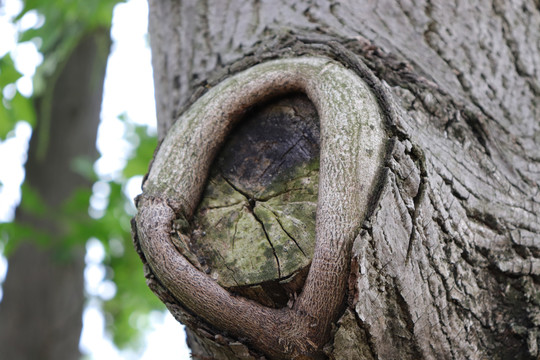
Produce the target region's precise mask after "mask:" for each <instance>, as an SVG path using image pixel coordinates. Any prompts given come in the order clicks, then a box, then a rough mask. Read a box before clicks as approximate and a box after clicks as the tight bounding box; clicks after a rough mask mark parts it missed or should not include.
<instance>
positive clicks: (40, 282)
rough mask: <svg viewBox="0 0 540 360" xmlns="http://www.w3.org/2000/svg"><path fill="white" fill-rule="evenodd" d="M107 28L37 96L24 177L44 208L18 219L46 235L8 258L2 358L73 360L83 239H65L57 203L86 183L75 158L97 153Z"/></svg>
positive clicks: (90, 37) (0, 322) (86, 41)
mask: <svg viewBox="0 0 540 360" xmlns="http://www.w3.org/2000/svg"><path fill="white" fill-rule="evenodd" d="M109 47H110V37H109V30H108V29H96V30H95V31H94V32H93V33H91V34H87V36H85V37H84V38H82V39H81V41H80V43H79V44H78V45H77V46H76V47H75V49H74V50H73V52H72V53H71V54H70V56H69V57H68V59H67V60H66V62H65V64H63V65H61V66H60V68H59V70H58V74H57V77H56V78H54V79H52V80H51V79H49V80H50V87H49V88H48V89H47V90H46V92H45V94H44V95H43V96H42V97H40V98H39V99H37V100H36V104H37V110H38V111H37V114H38V126H37V128H36V129H35V130H34V132H33V135H32V139H31V140H30V147H29V152H28V161H27V163H26V166H25V169H26V180H25V181H26V182H27V184H28V185H29V186H30V187H31V188H32V189H33V190H34V191H36V192H37V194H39V195H40V197H41V199H42V200H43V202H44V204H43V205H44V206H45V207H46V209H47V211H46V213H45V214H30V213H28V212H25V211H24V210H22V209H20V208H19V209H17V213H16V221H18V222H21V223H23V224H25V225H28V226H30V227H32V228H33V229H36V230H37V231H40V232H42V233H43V234H46V235H47V236H48V237H47V239H48V240H49V242H48V243H46V244H39V243H37V241H33V240H35V239H24V242H22V243H21V244H20V246H18V248H17V249H16V251H15V252H14V254H13V255H12V256H10V257H9V263H8V264H9V268H8V274H7V278H6V281H5V283H4V285H3V287H4V298H3V299H2V303H1V304H0V354H2V355H1V358H2V359H6V360H11V359H13V360H14V359H18V360H22V359H28V360H30V359H51V360H52V359H70V360H75V359H79V358H80V356H81V354H80V351H79V339H80V334H81V329H82V312H83V305H84V299H85V297H84V276H83V275H84V266H85V264H84V255H85V249H84V244H83V243H80V241H79V242H77V239H69V241H71V242H72V243H71V244H69V243H68V244H66V243H65V242H63V240H62V239H63V238H64V237H65V232H66V229H65V226H66V219H65V218H62V215H60V214H59V213H60V209H61V206H62V205H63V204H64V203H65V201H66V200H68V199H69V198H70V197H71V196H73V195H74V194H75V192H76V190H78V189H81V188H82V187H85V188H88V187H89V186H90V183H89V179H87V178H85V177H84V176H82V175H81V174H79V173H77V172H76V171H75V170H74V168H73V162H74V161H75V160H76V159H77V158H85V159H88V160H90V161H92V160H93V159H95V158H96V156H97V151H96V145H95V144H96V135H97V128H98V124H99V112H100V109H101V100H102V90H103V80H104V78H105V66H106V63H107V58H108V55H109Z"/></svg>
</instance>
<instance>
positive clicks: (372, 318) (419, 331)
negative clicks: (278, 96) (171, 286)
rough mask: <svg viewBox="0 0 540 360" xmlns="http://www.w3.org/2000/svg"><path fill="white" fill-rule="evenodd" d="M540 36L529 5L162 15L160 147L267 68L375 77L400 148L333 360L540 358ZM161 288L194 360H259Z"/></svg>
mask: <svg viewBox="0 0 540 360" xmlns="http://www.w3.org/2000/svg"><path fill="white" fill-rule="evenodd" d="M538 28H540V7H539V5H538V3H537V2H534V1H532V0H529V1H526V0H524V1H514V2H503V1H496V0H493V1H481V2H475V3H474V5H469V4H468V3H466V2H464V3H461V2H457V3H449V2H444V1H417V2H409V1H396V2H387V1H382V2H381V1H373V2H370V1H363V2H357V1H342V2H339V3H338V2H331V1H314V2H309V3H308V2H282V3H277V2H275V1H217V0H216V1H203V2H195V1H183V2H178V1H172V0H170V1H150V33H151V40H152V41H151V44H152V51H153V65H154V76H155V84H156V104H157V114H158V123H159V126H158V128H159V136H160V138H163V137H164V136H165V134H166V132H167V129H169V127H170V126H171V125H172V123H173V122H174V121H175V120H176V119H177V118H178V116H179V114H181V112H182V110H183V109H184V108H185V107H186V106H187V105H189V104H190V103H192V102H193V101H194V100H195V99H196V98H198V97H199V96H200V95H201V94H202V93H203V92H204V91H205V87H211V86H213V85H215V84H217V83H218V82H219V80H220V79H223V78H226V77H227V76H228V75H229V74H234V73H236V72H238V71H240V70H242V69H245V68H248V67H250V66H252V65H254V64H257V63H260V62H263V61H265V60H268V59H272V58H279V57H291V56H301V55H305V54H310V55H312V54H317V55H322V56H327V57H329V58H332V59H334V60H336V61H339V62H342V63H344V64H346V65H348V66H350V67H352V68H354V66H355V63H357V62H359V63H362V62H363V63H365V64H366V65H367V66H368V67H369V69H370V70H371V72H372V73H373V74H374V76H375V78H376V79H375V80H374V81H373V83H372V86H373V87H374V89H375V92H376V93H378V94H380V95H383V96H384V97H386V100H385V101H386V102H383V103H382V106H386V107H387V109H383V110H387V111H390V112H391V113H390V114H389V116H390V117H391V118H392V122H391V123H390V126H389V127H388V138H389V141H390V142H391V144H392V146H391V148H390V149H389V157H388V158H387V161H386V163H385V167H386V172H385V175H384V177H383V180H382V182H381V186H380V188H379V189H378V191H379V196H378V198H377V201H376V203H375V204H373V205H372V211H371V213H370V216H369V217H368V218H367V221H366V222H364V225H363V227H362V231H361V234H360V236H359V237H358V238H357V240H356V241H355V243H354V245H353V250H352V256H351V265H350V266H351V270H350V277H349V290H348V301H347V303H346V304H345V306H344V310H343V312H342V313H341V315H340V319H339V320H338V321H337V325H336V327H335V328H334V332H333V338H332V341H331V343H330V345H329V346H327V347H326V348H325V351H326V355H327V356H328V357H330V358H335V359H356V358H368V359H369V358H373V359H389V358H400V359H418V358H425V359H435V358H436V359H439V358H444V359H446V358H448V359H452V358H456V359H460V358H468V359H480V358H495V359H507V358H508V359H509V358H523V359H535V358H538V356H539V355H540V351H539V349H538V347H539V342H540V332H539V331H540V300H539V298H540V295H539V294H540V278H539V277H540V235H539V234H540V219H539V216H538V214H539V213H540V204H539V202H540V195H539V184H540V163H539V162H540V150H539V149H540V148H539V144H540V123H539V121H538V119H540V80H539V79H540V32H538ZM201 81H203V84H202V86H201V84H200V82H201ZM148 277H149V283H150V285H151V287H153V289H154V291H155V292H156V293H158V295H159V296H160V297H161V298H162V300H164V301H165V302H166V303H167V304H168V306H169V308H170V309H171V311H172V312H173V313H174V314H175V315H176V316H177V317H178V318H180V319H183V321H184V322H187V324H188V325H189V326H190V327H191V328H192V329H193V330H194V332H192V333H191V334H190V343H191V345H192V349H193V352H194V355H195V356H196V357H197V356H198V357H199V358H205V357H215V358H222V359H226V358H231V359H233V358H250V356H253V354H257V350H258V349H252V348H250V349H249V350H250V351H252V353H251V354H252V355H249V353H248V352H247V350H246V348H244V347H242V346H240V345H238V343H237V342H236V341H238V340H240V342H241V341H242V339H229V338H228V337H227V334H223V333H221V332H220V329H216V328H213V327H212V324H201V322H200V321H199V320H197V318H196V316H195V317H194V316H193V314H190V313H189V310H186V309H184V308H182V306H181V305H182V304H179V303H178V302H177V301H176V300H175V299H174V297H173V296H172V295H170V293H168V292H167V291H166V290H165V289H163V288H162V287H161V285H160V284H159V279H155V278H153V277H152V275H151V274H150V273H149V275H148ZM239 349H240V350H239ZM257 356H258V355H257Z"/></svg>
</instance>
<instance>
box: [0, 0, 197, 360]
mask: <svg viewBox="0 0 540 360" xmlns="http://www.w3.org/2000/svg"><path fill="white" fill-rule="evenodd" d="M0 4H3V8H2V9H1V10H0V34H1V36H0V57H1V56H3V55H4V54H6V53H7V52H11V54H12V55H13V57H14V59H15V62H16V66H17V69H18V70H19V71H20V72H21V73H23V75H24V76H23V77H22V78H21V79H20V80H18V81H17V84H16V86H17V89H18V90H19V91H20V92H21V93H22V94H23V95H26V96H29V95H31V93H32V76H33V74H34V72H35V68H36V66H38V65H39V64H40V63H41V61H42V57H41V54H39V52H38V51H37V48H36V46H35V45H34V44H33V43H31V42H27V43H24V44H19V45H17V44H16V32H17V29H19V30H24V29H28V28H31V27H35V26H39V25H40V24H41V23H42V21H43V20H42V19H40V18H39V17H38V16H37V14H35V13H29V14H27V15H25V16H24V17H23V18H22V19H21V21H20V22H19V23H18V24H17V25H16V26H14V25H13V24H11V18H12V17H13V16H14V15H16V14H18V13H19V12H20V10H21V8H22V4H21V2H20V0H4V1H3V2H0ZM147 18H148V7H147V3H146V1H145V0H130V1H129V2H128V3H122V4H119V5H117V6H116V7H115V10H114V16H113V28H112V32H111V35H112V38H113V41H114V43H113V48H112V53H111V56H110V57H109V62H108V65H107V75H106V78H105V88H104V97H103V104H102V113H101V125H100V128H99V132H98V140H97V147H98V150H99V151H100V153H101V155H102V156H101V158H100V159H99V160H98V161H97V162H96V165H95V170H96V172H97V174H98V175H99V176H100V177H102V178H104V179H109V178H114V177H115V176H116V175H117V174H118V171H119V170H120V169H121V168H122V167H123V166H124V164H125V161H126V158H125V157H126V152H127V150H128V149H129V144H128V143H127V142H126V141H125V140H123V133H124V125H123V124H122V122H121V121H120V120H118V118H117V117H118V115H120V114H123V113H126V114H127V116H128V117H129V118H130V119H131V120H132V121H134V122H136V123H138V124H148V125H150V126H151V128H152V129H153V131H155V127H156V118H155V104H154V90H153V79H152V68H151V61H150V49H149V48H148V44H147V39H146V37H147V33H146V30H147V27H148V23H147ZM6 91H13V89H11V90H10V89H7V90H6ZM5 95H7V94H5ZM31 131H32V130H31V128H30V126H29V125H28V124H27V123H25V122H20V123H18V124H17V126H16V128H15V130H14V136H13V137H11V138H9V139H8V140H6V141H4V142H2V143H0V169H2V171H1V172H0V182H1V183H2V187H1V188H0V222H2V221H9V220H11V219H13V215H14V207H15V206H16V204H17V203H18V202H19V201H20V190H19V187H20V184H21V182H22V180H23V179H24V170H23V167H22V166H23V164H24V162H25V161H26V155H25V153H26V150H27V146H28V140H29V138H30V135H31ZM140 181H141V179H140V178H136V179H133V180H132V181H130V183H129V184H128V189H127V192H128V193H129V194H128V196H129V197H130V198H133V197H135V195H137V194H138V193H139V192H140ZM1 253H2V249H1V245H0V254H1ZM104 255H105V254H104V249H103V247H102V246H101V244H100V243H99V241H97V240H95V239H94V240H92V239H90V241H89V242H88V244H87V255H86V264H87V267H86V270H85V280H86V291H87V292H88V293H89V294H91V295H95V296H98V295H99V296H100V297H102V298H107V297H111V296H114V293H115V286H114V283H112V282H111V281H109V280H106V279H105V268H104V266H103V264H102V261H103V258H104ZM6 271H7V262H6V260H5V258H3V257H1V256H0V283H1V282H2V281H3V280H4V278H5V275H6ZM1 297H2V292H1V289H0V299H1ZM83 323H84V325H83V332H82V336H81V343H80V347H81V351H82V352H83V354H86V355H87V358H90V359H107V360H125V359H137V358H138V359H143V360H149V359H188V358H189V349H188V348H187V345H186V344H185V333H184V330H183V326H182V325H180V324H179V323H178V322H176V320H174V319H173V317H172V316H171V315H170V314H169V313H166V314H164V313H161V312H155V313H152V314H151V328H152V329H151V331H150V332H149V333H148V334H147V335H146V348H145V350H144V354H143V355H142V356H141V355H140V354H133V353H130V352H119V351H118V349H116V348H115V347H114V345H113V344H112V343H111V341H110V340H109V339H108V336H107V334H106V333H105V330H104V323H105V318H104V316H103V313H102V312H101V309H100V303H99V301H97V300H90V301H89V303H88V305H87V307H86V309H85V312H84V315H83Z"/></svg>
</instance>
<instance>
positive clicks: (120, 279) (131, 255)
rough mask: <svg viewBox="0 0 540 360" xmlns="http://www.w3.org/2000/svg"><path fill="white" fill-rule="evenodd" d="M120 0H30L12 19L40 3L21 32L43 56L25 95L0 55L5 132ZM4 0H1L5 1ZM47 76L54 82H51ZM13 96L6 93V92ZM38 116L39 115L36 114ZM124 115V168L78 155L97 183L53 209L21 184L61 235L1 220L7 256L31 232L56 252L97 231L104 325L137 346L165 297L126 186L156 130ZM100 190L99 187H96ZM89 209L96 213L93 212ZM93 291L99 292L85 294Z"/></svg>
mask: <svg viewBox="0 0 540 360" xmlns="http://www.w3.org/2000/svg"><path fill="white" fill-rule="evenodd" d="M118 2H119V0H87V1H78V0H52V1H43V0H27V1H25V2H24V7H23V10H22V11H21V13H20V14H19V15H17V17H16V18H15V19H14V21H18V20H20V19H21V18H22V17H23V16H24V15H25V14H26V13H28V12H30V11H36V12H37V13H38V14H40V15H41V16H43V17H44V22H43V24H42V25H41V26H39V27H37V28H31V29H28V30H26V31H24V32H22V33H20V34H19V42H25V41H32V42H34V43H36V44H39V47H38V50H39V51H40V52H41V53H42V54H43V62H42V64H41V65H40V66H39V67H38V69H37V70H36V74H35V75H34V78H33V84H34V93H33V95H32V97H31V98H26V97H24V96H23V95H22V94H21V93H19V91H18V90H17V88H16V81H17V80H18V79H19V78H20V77H21V74H20V73H19V72H18V71H17V69H16V67H15V64H14V62H13V59H12V56H11V54H10V53H7V54H6V55H5V56H3V57H2V58H0V140H2V139H5V138H6V136H9V135H8V134H9V133H10V131H11V130H13V128H14V126H15V124H16V122H17V121H21V120H22V121H27V122H29V123H30V124H31V125H34V123H35V121H36V114H35V108H34V101H33V99H34V98H37V97H39V96H40V95H42V92H43V90H44V89H45V88H46V87H48V86H49V85H50V84H51V81H52V84H54V76H55V75H54V74H56V73H57V72H58V71H57V70H58V69H59V67H60V66H62V64H63V63H64V61H65V60H66V59H67V56H68V55H69V54H70V52H71V51H72V49H73V48H74V47H75V46H76V44H77V42H78V41H79V40H80V39H81V38H82V36H83V35H84V34H86V32H89V31H92V30H93V29H95V28H97V27H105V28H110V25H111V19H112V11H113V7H114V5H115V4H116V3H118ZM1 4H2V3H1V2H0V6H1ZM47 84H49V85H47ZM6 94H7V95H8V96H5V95H6ZM38 118H39V116H38ZM120 120H121V121H123V123H124V125H125V134H124V137H125V139H126V140H127V141H128V142H129V144H130V145H131V148H132V151H131V153H130V154H129V155H128V158H127V161H126V165H125V167H124V169H123V170H122V173H121V174H120V175H118V176H114V177H113V178H112V179H107V180H104V179H99V178H98V177H97V175H96V174H95V173H94V170H93V163H91V162H89V161H88V160H87V159H75V160H74V161H73V163H72V168H73V169H74V170H75V171H77V172H78V173H80V174H82V175H83V176H85V177H86V178H88V179H89V180H91V181H92V182H94V183H95V184H99V185H94V191H92V190H90V189H80V190H78V191H76V192H75V193H74V194H72V196H71V197H70V199H69V200H68V201H66V202H65V203H64V204H63V206H62V207H61V209H60V211H50V209H47V206H46V205H45V203H44V201H43V200H42V199H41V197H40V196H39V194H38V193H37V192H36V191H34V190H33V189H31V188H30V187H29V186H28V185H25V184H23V186H22V201H21V204H20V205H19V206H20V208H21V209H22V210H24V212H25V213H27V214H31V215H32V216H36V217H40V218H41V219H44V220H45V221H47V220H48V219H50V220H52V221H54V223H56V224H60V227H61V229H62V234H63V236H62V237H61V239H60V240H56V241H55V242H53V241H52V240H51V237H50V236H48V235H47V233H46V232H44V231H43V229H39V230H37V229H32V228H30V227H28V226H25V225H24V224H21V223H17V222H11V223H5V224H0V248H1V247H3V250H4V255H6V256H9V254H10V253H12V251H13V249H14V248H15V247H16V246H17V244H18V243H20V241H22V240H23V239H33V240H35V241H36V242H37V243H39V244H42V245H43V246H45V247H51V248H52V249H53V250H54V253H55V255H56V256H58V259H59V260H62V259H66V257H68V256H70V253H71V250H72V249H73V245H79V246H80V245H81V244H84V243H86V242H87V241H88V239H91V238H92V239H98V240H99V241H100V242H101V244H102V245H103V247H104V249H105V259H104V261H103V264H104V266H105V267H106V269H107V272H106V273H107V275H106V280H111V281H113V282H114V284H115V286H116V293H115V295H114V297H112V298H110V299H109V298H101V301H103V309H104V311H105V314H106V319H107V328H108V331H109V333H110V334H111V336H112V338H113V341H114V342H115V344H116V345H117V346H118V347H120V348H125V347H131V348H138V346H139V345H141V341H140V340H141V335H143V330H145V324H149V320H148V319H149V316H150V315H149V313H150V311H151V310H156V309H160V310H163V309H164V306H163V304H162V303H161V302H160V301H159V300H158V299H157V298H156V297H155V296H154V295H153V294H152V293H151V291H150V290H149V289H148V288H147V286H146V284H145V280H144V274H143V268H142V266H141V261H140V259H139V258H138V255H137V254H136V252H135V251H134V250H133V244H132V241H131V233H130V232H131V229H130V219H131V217H132V216H133V215H134V213H135V209H134V206H133V203H132V201H131V199H128V198H127V195H126V187H127V184H128V182H129V180H130V179H132V178H133V177H136V176H139V178H140V177H141V176H142V175H144V174H145V173H146V172H147V170H148V164H149V162H150V159H151V157H152V155H153V151H154V149H155V147H156V143H157V140H156V137H155V135H152V134H150V132H149V131H148V128H147V127H145V126H138V125H135V124H133V123H131V122H130V121H129V119H128V118H127V117H126V116H121V117H120ZM96 190H99V191H96ZM96 196H97V197H99V198H100V201H105V202H106V205H105V206H102V207H99V208H98V209H95V208H92V207H91V206H90V204H91V203H92V201H91V200H92V197H96ZM89 211H90V214H91V215H92V217H90V216H88V214H89ZM88 296H89V297H94V298H95V297H97V298H99V296H98V295H95V294H88Z"/></svg>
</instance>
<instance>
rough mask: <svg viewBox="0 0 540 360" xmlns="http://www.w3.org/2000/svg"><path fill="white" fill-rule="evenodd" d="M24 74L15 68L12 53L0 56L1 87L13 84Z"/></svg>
mask: <svg viewBox="0 0 540 360" xmlns="http://www.w3.org/2000/svg"><path fill="white" fill-rule="evenodd" d="M21 76H22V74H21V73H20V72H18V71H17V69H15V63H14V62H13V59H12V58H11V55H9V54H7V55H4V56H3V57H2V58H0V89H3V88H4V86H6V85H8V84H13V83H14V82H15V81H17V80H18V79H19V78H20V77H21Z"/></svg>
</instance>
